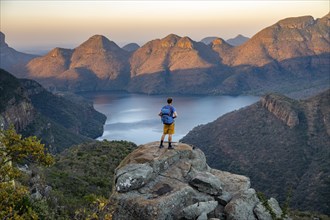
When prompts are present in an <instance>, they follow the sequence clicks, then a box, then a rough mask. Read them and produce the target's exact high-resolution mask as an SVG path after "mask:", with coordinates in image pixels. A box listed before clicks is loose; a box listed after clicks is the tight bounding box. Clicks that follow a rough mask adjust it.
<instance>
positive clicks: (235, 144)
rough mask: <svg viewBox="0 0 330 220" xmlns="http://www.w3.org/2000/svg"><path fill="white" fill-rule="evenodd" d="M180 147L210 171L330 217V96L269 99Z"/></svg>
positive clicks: (197, 132) (201, 130) (197, 131)
mask: <svg viewBox="0 0 330 220" xmlns="http://www.w3.org/2000/svg"><path fill="white" fill-rule="evenodd" d="M181 141H182V142H184V143H188V144H190V145H193V146H195V147H198V148H200V149H201V150H202V151H203V152H204V153H205V155H206V157H207V161H208V163H209V164H210V166H211V167H214V168H217V169H224V170H228V171H229V172H235V173H239V174H243V175H247V176H249V177H250V178H251V182H252V184H253V185H254V186H255V188H256V189H257V190H259V191H261V192H265V193H266V194H267V195H268V196H276V198H277V199H279V200H280V201H281V202H283V201H284V200H286V199H287V198H288V197H289V198H290V202H291V204H290V207H293V208H295V209H300V210H312V211H319V212H321V213H325V214H327V215H329V214H330V204H329V201H330V200H329V198H330V191H329V189H330V185H329V184H330V179H329V176H330V169H329V167H330V148H329V147H330V146H329V144H330V90H327V91H325V92H323V93H321V94H319V95H317V96H315V97H312V98H309V99H307V100H303V101H297V100H294V99H290V98H288V97H285V96H283V95H279V94H268V95H265V96H263V97H262V98H261V100H260V101H259V102H257V103H255V104H253V105H251V106H248V107H245V108H242V109H240V110H238V111H234V112H231V113H228V114H226V115H224V116H222V117H220V118H218V119H217V120H215V121H214V122H211V123H209V124H206V125H201V126H198V127H196V128H194V129H193V130H192V131H190V132H189V133H188V134H187V135H186V136H185V137H184V138H183V139H182V140H181ZM270 185H271V186H272V187H271V188H270V187H269V186H270ZM289 194H291V195H289ZM288 195H289V196H288Z"/></svg>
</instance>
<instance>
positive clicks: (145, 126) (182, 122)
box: [84, 93, 259, 144]
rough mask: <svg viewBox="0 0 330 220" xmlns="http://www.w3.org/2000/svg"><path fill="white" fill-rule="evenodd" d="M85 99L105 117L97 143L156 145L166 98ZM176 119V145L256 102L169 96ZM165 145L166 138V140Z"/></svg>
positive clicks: (111, 95)
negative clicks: (194, 131)
mask: <svg viewBox="0 0 330 220" xmlns="http://www.w3.org/2000/svg"><path fill="white" fill-rule="evenodd" d="M84 97H86V98H88V99H90V100H92V101H93V103H94V107H95V109H96V110H97V111H99V112H102V113H103V114H105V115H106V116H107V120H106V123H105V125H104V133H103V135H102V137H99V138H98V140H103V139H108V140H127V141H132V142H134V143H136V144H143V143H148V142H151V141H158V140H160V137H161V135H162V129H163V124H162V123H161V120H160V117H159V116H158V113H159V112H160V109H161V108H162V106H164V105H166V100H167V97H166V96H148V95H142V94H127V93H88V94H84ZM172 98H173V106H174V107H175V108H176V111H177V113H178V117H177V118H176V119H175V134H174V135H173V141H179V140H180V139H181V138H182V137H184V136H185V135H186V134H187V133H188V132H189V131H190V130H191V129H193V128H194V127H196V126H197V125H201V124H206V123H208V122H211V121H214V120H215V119H217V118H218V117H220V116H221V115H223V114H225V113H227V112H230V111H233V110H237V109H240V108H242V107H244V106H247V105H250V104H252V103H255V102H257V101H258V100H259V97H256V96H235V97H234V96H172ZM166 141H167V137H166Z"/></svg>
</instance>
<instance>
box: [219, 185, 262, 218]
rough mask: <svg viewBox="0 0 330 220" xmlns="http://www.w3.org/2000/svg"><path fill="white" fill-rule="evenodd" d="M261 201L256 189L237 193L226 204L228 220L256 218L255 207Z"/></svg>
mask: <svg viewBox="0 0 330 220" xmlns="http://www.w3.org/2000/svg"><path fill="white" fill-rule="evenodd" d="M258 202H259V199H258V198H257V195H256V192H255V190H254V189H251V188H250V189H248V190H245V191H243V192H240V193H239V194H237V195H235V196H234V197H233V198H232V200H231V201H230V202H229V203H228V204H227V205H226V207H225V213H226V214H227V219H228V220H256V218H255V216H254V213H253V209H254V207H255V206H256V205H257V203H258Z"/></svg>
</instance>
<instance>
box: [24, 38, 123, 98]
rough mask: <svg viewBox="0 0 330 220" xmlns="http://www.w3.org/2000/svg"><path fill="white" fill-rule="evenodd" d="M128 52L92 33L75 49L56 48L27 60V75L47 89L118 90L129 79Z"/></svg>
mask: <svg viewBox="0 0 330 220" xmlns="http://www.w3.org/2000/svg"><path fill="white" fill-rule="evenodd" d="M128 56H129V53H128V52H126V51H125V50H123V49H121V48H120V47H118V46H117V45H116V44H115V43H114V42H112V41H110V40H109V39H107V38H106V37H104V36H101V35H94V36H92V37H91V38H89V39H88V40H87V41H85V42H84V43H82V44H81V45H80V46H78V47H77V48H75V49H74V50H69V49H62V48H55V49H54V50H52V51H51V52H49V53H48V54H47V55H45V56H43V57H40V58H37V59H34V60H32V61H31V62H29V63H28V65H27V68H28V70H29V74H28V77H29V78H32V79H35V80H37V81H38V82H40V83H41V84H42V85H43V86H45V87H46V88H48V89H58V90H71V91H72V90H73V91H85V90H89V91H90V90H92V91H93V90H118V89H123V88H124V87H125V86H126V84H127V83H128V80H129V64H128Z"/></svg>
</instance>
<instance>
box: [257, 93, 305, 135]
mask: <svg viewBox="0 0 330 220" xmlns="http://www.w3.org/2000/svg"><path fill="white" fill-rule="evenodd" d="M260 102H261V105H262V107H264V108H266V109H267V110H268V111H269V112H271V113H273V114H274V115H275V116H276V117H277V118H278V119H280V120H282V121H283V122H284V123H285V124H286V125H287V126H289V127H290V128H293V127H295V126H297V125H298V124H299V110H297V109H296V108H297V106H298V103H297V102H295V101H294V100H292V99H289V98H286V97H283V96H281V95H275V94H269V95H266V96H263V97H262V98H261V100H260Z"/></svg>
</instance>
